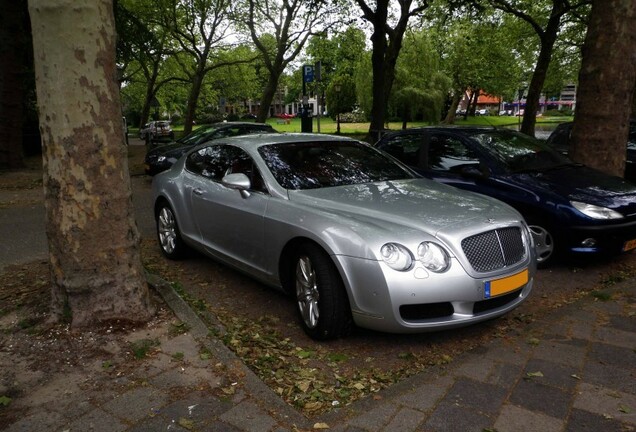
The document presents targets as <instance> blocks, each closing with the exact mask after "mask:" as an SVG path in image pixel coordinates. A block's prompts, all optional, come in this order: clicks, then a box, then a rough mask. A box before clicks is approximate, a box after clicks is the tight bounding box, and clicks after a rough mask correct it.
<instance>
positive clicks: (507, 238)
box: [462, 227, 526, 272]
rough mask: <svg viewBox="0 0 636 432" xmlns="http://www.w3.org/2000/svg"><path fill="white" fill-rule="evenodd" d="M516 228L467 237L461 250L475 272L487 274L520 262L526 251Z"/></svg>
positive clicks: (519, 232) (519, 231)
mask: <svg viewBox="0 0 636 432" xmlns="http://www.w3.org/2000/svg"><path fill="white" fill-rule="evenodd" d="M521 236H522V234H521V230H520V229H519V228H518V227H511V228H501V229H497V230H493V231H488V232H485V233H481V234H477V235H474V236H472V237H467V238H465V239H464V240H462V249H463V250H464V253H465V254H466V258H468V262H470V265H472V266H473V268H474V269H475V271H478V272H489V271H493V270H498V269H500V268H503V267H507V266H511V265H514V264H516V263H518V262H519V261H521V260H522V259H523V258H524V257H525V255H526V250H525V248H524V245H523V239H522V237H521Z"/></svg>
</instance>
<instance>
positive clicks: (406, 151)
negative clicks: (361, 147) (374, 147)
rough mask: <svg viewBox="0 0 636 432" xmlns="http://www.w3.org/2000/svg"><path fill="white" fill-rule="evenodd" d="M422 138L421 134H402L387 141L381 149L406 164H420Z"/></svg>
mask: <svg viewBox="0 0 636 432" xmlns="http://www.w3.org/2000/svg"><path fill="white" fill-rule="evenodd" d="M422 140H423V135H420V134H401V135H397V136H395V137H393V138H392V139H391V140H390V141H387V142H386V143H385V144H384V145H383V146H382V148H381V149H382V150H384V151H385V152H387V153H388V154H390V155H391V156H393V157H394V158H396V159H397V160H399V161H400V162H402V163H404V164H406V165H410V166H418V165H419V163H418V161H419V150H420V147H421V144H422Z"/></svg>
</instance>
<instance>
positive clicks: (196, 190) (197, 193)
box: [192, 188, 203, 195]
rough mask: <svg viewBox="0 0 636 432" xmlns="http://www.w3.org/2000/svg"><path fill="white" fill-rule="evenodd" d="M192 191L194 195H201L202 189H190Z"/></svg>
mask: <svg viewBox="0 0 636 432" xmlns="http://www.w3.org/2000/svg"><path fill="white" fill-rule="evenodd" d="M192 193H193V194H195V195H203V189H200V188H194V189H192Z"/></svg>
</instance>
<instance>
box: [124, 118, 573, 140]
mask: <svg viewBox="0 0 636 432" xmlns="http://www.w3.org/2000/svg"><path fill="white" fill-rule="evenodd" d="M566 121H572V117H537V125H540V124H542V123H543V124H545V123H547V124H555V123H562V122H566ZM267 123H269V124H270V125H272V127H273V128H274V129H276V130H277V131H278V132H301V121H300V118H293V119H289V121H288V122H283V121H281V120H280V119H278V118H274V117H272V118H270V119H268V120H267ZM318 123H319V121H318V119H317V118H314V121H313V129H312V131H313V132H314V133H318V132H320V133H325V134H335V133H336V130H337V124H336V122H335V121H334V120H332V119H331V118H330V117H321V118H320V126H319V125H318ZM520 123H521V119H520V118H519V117H513V116H477V117H468V119H467V120H464V119H463V118H461V117H457V118H456V119H455V124H456V125H483V126H495V127H504V126H508V127H510V126H518V125H520ZM430 125H431V124H429V123H424V122H409V123H407V127H417V126H430ZM196 127H197V126H195V129H196ZM319 129H320V130H319ZM387 129H389V130H399V129H402V122H391V123H388V125H387ZM173 130H174V131H175V134H176V136H177V138H179V137H180V136H182V135H183V133H182V131H183V125H173ZM368 131H369V123H342V122H341V123H340V133H341V134H342V135H349V136H355V137H361V136H364V135H366V134H367V132H368ZM129 133H130V136H138V134H139V130H138V129H136V128H130V129H129Z"/></svg>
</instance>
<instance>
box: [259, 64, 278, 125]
mask: <svg viewBox="0 0 636 432" xmlns="http://www.w3.org/2000/svg"><path fill="white" fill-rule="evenodd" d="M279 80H280V74H279V73H278V71H277V70H271V71H270V72H269V78H268V79H267V85H266V86H265V89H264V90H263V95H262V96H261V104H260V105H259V107H258V113H257V114H256V121H257V122H260V123H264V122H265V120H267V118H268V117H269V110H270V108H271V106H272V101H273V100H274V96H276V90H277V89H278V81H279Z"/></svg>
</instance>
